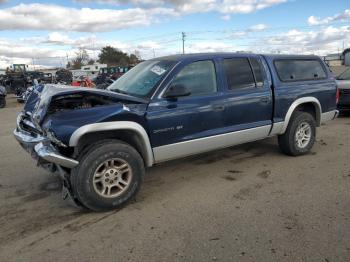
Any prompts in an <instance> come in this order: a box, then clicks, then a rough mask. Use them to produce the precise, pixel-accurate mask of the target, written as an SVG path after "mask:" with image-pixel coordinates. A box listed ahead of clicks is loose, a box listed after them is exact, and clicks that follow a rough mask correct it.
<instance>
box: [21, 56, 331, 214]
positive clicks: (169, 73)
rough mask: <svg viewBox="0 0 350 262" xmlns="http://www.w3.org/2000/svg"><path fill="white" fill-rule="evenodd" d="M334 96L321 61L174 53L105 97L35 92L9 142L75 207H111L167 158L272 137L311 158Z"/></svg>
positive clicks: (143, 66) (133, 73) (82, 91)
mask: <svg viewBox="0 0 350 262" xmlns="http://www.w3.org/2000/svg"><path fill="white" fill-rule="evenodd" d="M336 90H337V89H336V82H335V79H334V77H333V76H332V74H331V72H330V71H329V70H328V68H327V66H326V65H325V64H324V63H323V61H322V60H321V59H320V58H319V57H317V56H285V55H283V56H282V55H255V54H236V53H232V54H230V53H217V54H215V53H213V54H193V55H176V56H169V57H163V58H157V59H152V60H149V61H145V62H142V63H140V64H139V65H137V66H136V67H134V68H133V69H131V70H130V71H129V72H127V73H126V74H125V75H123V76H122V77H120V78H119V79H118V80H117V81H115V82H114V83H113V84H112V85H110V86H109V87H108V88H107V91H105V90H98V89H91V88H61V87H59V86H54V85H43V86H40V87H39V88H38V89H36V91H35V92H32V93H31V95H30V96H29V98H28V100H27V103H26V105H25V107H24V110H23V111H22V112H21V113H20V114H19V116H18V119H17V128H16V129H15V130H14V135H15V137H16V139H17V140H18V141H19V143H20V144H21V145H22V147H23V148H24V149H25V150H26V151H28V152H29V153H30V154H31V156H33V157H34V158H35V159H37V160H38V165H39V166H41V167H44V168H46V169H47V170H49V171H51V172H53V173H58V174H59V175H60V177H61V178H62V179H63V181H64V182H63V185H64V192H66V194H68V195H69V196H70V197H71V198H72V199H73V200H74V201H75V202H76V203H77V204H79V205H81V206H84V207H86V208H88V209H91V210H95V211H101V210H110V209H114V208H118V207H121V206H122V205H123V204H125V203H126V202H128V201H129V200H130V199H131V198H133V197H134V196H135V195H136V193H137V192H138V191H139V189H140V186H141V184H142V181H143V177H144V174H145V170H146V167H152V166H153V165H155V164H158V163H161V162H165V161H168V160H172V159H177V158H183V157H186V156H190V155H194V154H199V153H203V152H207V151H211V150H215V149H220V148H225V147H230V146H233V145H238V144H243V143H247V142H252V141H256V140H259V139H264V138H267V137H271V136H278V142H279V146H280V148H281V151H282V152H283V153H285V154H287V155H290V156H299V155H303V154H307V153H308V152H309V151H310V150H311V148H312V147H313V145H314V142H315V139H316V127H318V126H320V125H321V123H323V122H326V121H328V120H332V119H334V118H336V117H337V115H338V111H337V105H336V100H337V96H336Z"/></svg>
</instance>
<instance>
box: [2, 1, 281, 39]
mask: <svg viewBox="0 0 350 262" xmlns="http://www.w3.org/2000/svg"><path fill="white" fill-rule="evenodd" d="M0 1H1V0H0ZM286 1H287V0H156V1H151V0H119V1H118V0H117V1H110V0H107V1H105V2H109V3H112V2H113V3H116V4H120V5H125V4H132V5H134V6H133V7H132V8H130V7H126V8H120V9H117V8H116V7H115V6H113V8H109V9H97V8H95V9H93V8H72V7H65V6H60V5H56V4H40V3H31V4H19V5H16V6H13V7H9V8H3V9H0V30H50V31H78V32H101V31H113V30H119V29H125V28H131V27H139V26H147V25H150V24H152V23H157V22H160V21H163V20H164V19H169V18H171V17H176V16H180V15H186V14H190V13H204V12H217V13H221V14H223V15H224V16H223V18H224V19H225V18H226V19H228V18H229V16H228V15H230V14H236V13H251V12H254V11H257V10H260V9H264V8H267V7H270V6H273V5H277V4H280V3H284V2H286ZM80 2H89V0H80ZM99 2H103V0H100V1H99Z"/></svg>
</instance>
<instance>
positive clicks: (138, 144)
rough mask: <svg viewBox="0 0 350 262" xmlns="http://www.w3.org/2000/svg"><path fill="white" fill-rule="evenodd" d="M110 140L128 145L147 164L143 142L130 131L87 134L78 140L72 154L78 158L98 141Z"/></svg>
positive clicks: (135, 133)
mask: <svg viewBox="0 0 350 262" xmlns="http://www.w3.org/2000/svg"><path fill="white" fill-rule="evenodd" d="M110 139H118V140H121V141H123V142H125V143H127V144H129V145H130V146H132V147H133V148H135V149H136V150H137V151H138V152H139V154H140V155H141V157H142V159H143V161H144V163H145V164H146V163H147V150H146V148H145V145H144V142H143V140H142V138H141V136H140V135H138V134H137V132H135V131H132V130H111V131H99V132H91V133H87V134H85V135H83V136H82V137H81V138H80V139H79V142H78V145H77V147H76V148H75V152H74V154H75V155H76V156H79V155H80V154H81V153H85V152H86V150H88V149H89V148H90V146H91V145H93V144H96V143H98V142H99V141H103V140H110Z"/></svg>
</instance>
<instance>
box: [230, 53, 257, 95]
mask: <svg viewBox="0 0 350 262" xmlns="http://www.w3.org/2000/svg"><path fill="white" fill-rule="evenodd" d="M223 64H224V70H225V73H226V78H227V85H228V89H230V90H234V89H240V88H247V87H255V80H254V75H253V72H252V69H251V67H250V64H249V60H248V58H230V59H224V62H223Z"/></svg>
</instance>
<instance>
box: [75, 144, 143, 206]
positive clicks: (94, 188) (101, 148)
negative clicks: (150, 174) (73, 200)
mask: <svg viewBox="0 0 350 262" xmlns="http://www.w3.org/2000/svg"><path fill="white" fill-rule="evenodd" d="M144 173H145V169H144V163H143V160H142V158H141V156H140V154H139V153H138V152H137V151H136V150H135V149H134V148H133V147H131V146H130V145H128V144H126V143H124V142H121V141H113V142H112V141H108V142H104V143H99V144H97V145H96V146H92V147H91V149H90V150H89V151H88V152H87V153H86V154H85V155H84V156H83V157H82V158H81V161H80V164H79V166H78V167H76V168H75V169H74V170H73V172H72V174H71V183H72V187H73V192H74V194H75V196H76V197H77V198H78V200H79V201H80V202H81V203H82V204H83V205H84V206H85V207H87V208H88V209H91V210H94V211H107V210H111V209H116V208H119V207H121V206H123V205H124V204H126V203H127V202H128V201H129V200H130V199H132V198H133V197H134V196H135V195H136V194H137V192H138V191H139V189H140V187H141V184H142V181H143V177H144Z"/></svg>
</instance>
